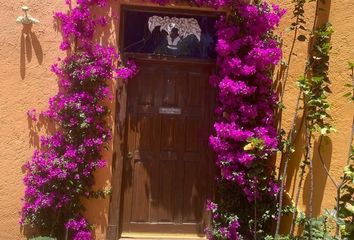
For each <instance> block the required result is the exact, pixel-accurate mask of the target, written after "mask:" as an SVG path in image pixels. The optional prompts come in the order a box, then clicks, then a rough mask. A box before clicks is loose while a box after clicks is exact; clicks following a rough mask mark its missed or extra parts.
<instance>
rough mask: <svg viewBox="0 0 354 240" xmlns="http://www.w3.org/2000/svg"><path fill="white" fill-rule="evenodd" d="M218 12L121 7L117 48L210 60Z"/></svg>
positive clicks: (213, 52)
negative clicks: (119, 39)
mask: <svg viewBox="0 0 354 240" xmlns="http://www.w3.org/2000/svg"><path fill="white" fill-rule="evenodd" d="M219 16H220V13H219V14H218V13H210V12H202V11H198V12H185V11H183V12H178V9H174V10H173V11H172V10H171V9H165V8H151V7H144V8H142V7H134V6H122V14H121V34H122V35H121V36H122V38H121V39H122V40H121V43H120V48H121V49H120V50H121V52H122V53H142V54H152V55H166V56H174V57H187V58H200V59H213V58H215V57H216V53H215V50H214V49H215V43H216V37H215V32H216V31H215V27H214V26H215V23H216V21H217V20H218V19H219Z"/></svg>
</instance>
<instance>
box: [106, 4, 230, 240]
mask: <svg viewBox="0 0 354 240" xmlns="http://www.w3.org/2000/svg"><path fill="white" fill-rule="evenodd" d="M120 6H121V13H122V11H123V9H125V8H129V9H141V10H147V9H148V10H151V11H155V12H164V13H165V12H168V13H177V14H180V13H181V12H182V13H187V12H188V13H189V14H191V13H192V14H196V15H201V14H202V15H208V14H210V15H213V16H215V15H218V16H220V15H223V14H226V11H224V10H223V11H215V10H213V9H211V8H193V9H191V7H190V6H182V7H181V6H176V7H161V6H156V5H153V6H151V5H142V4H139V5H136V4H121V5H120ZM123 26H124V25H123V23H122V20H121V21H120V34H119V36H122V34H123V30H122V29H123ZM118 41H119V46H122V45H121V44H122V41H123V37H120V38H119V40H118ZM122 57H123V61H124V59H126V58H130V59H138V60H139V61H148V62H156V63H159V62H165V63H166V62H169V63H181V62H183V63H190V64H197V65H209V66H211V67H212V68H215V67H216V61H215V60H201V59H191V58H175V57H168V56H154V55H151V54H139V53H125V54H122ZM214 94H215V93H214ZM214 94H213V95H214ZM213 97H214V96H213ZM214 98H215V97H214ZM127 101H128V96H127V84H126V83H125V82H124V81H121V80H119V81H117V84H116V86H115V102H114V104H113V106H114V116H113V119H114V121H113V127H112V132H113V139H112V142H113V149H112V150H113V151H112V170H111V171H112V179H111V187H112V194H111V196H110V200H109V211H108V225H107V230H106V240H117V239H120V238H121V234H122V228H121V220H122V211H121V209H122V202H123V197H122V196H123V186H122V179H123V169H124V168H123V164H124V159H125V155H126V152H127V150H126V148H127V143H126V136H127V131H126V116H127ZM213 107H214V106H210V109H211V111H210V112H211V115H213V114H212V113H213ZM211 121H213V117H211ZM211 167H212V174H213V175H214V176H215V170H214V169H215V168H214V166H211ZM132 239H134V238H132ZM165 239H166V238H165Z"/></svg>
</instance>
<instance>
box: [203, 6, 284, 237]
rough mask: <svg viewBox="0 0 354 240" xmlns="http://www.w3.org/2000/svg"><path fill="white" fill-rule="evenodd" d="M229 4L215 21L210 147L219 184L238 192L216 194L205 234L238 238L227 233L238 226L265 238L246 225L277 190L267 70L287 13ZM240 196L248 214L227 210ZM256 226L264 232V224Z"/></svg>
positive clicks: (278, 55)
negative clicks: (214, 101)
mask: <svg viewBox="0 0 354 240" xmlns="http://www.w3.org/2000/svg"><path fill="white" fill-rule="evenodd" d="M232 7H233V9H234V12H233V15H232V17H231V18H230V19H221V20H220V21H219V22H218V24H217V29H218V31H217V35H218V42H217V46H216V51H217V53H218V59H217V64H218V66H219V71H218V73H217V74H216V75H214V76H211V77H210V83H211V84H212V85H213V86H214V87H215V88H216V89H217V90H218V106H217V109H216V114H217V116H218V119H217V122H216V123H215V125H214V128H215V134H214V135H213V136H211V137H210V145H211V147H212V148H213V149H214V151H215V152H216V164H217V166H218V167H219V168H220V172H221V179H220V180H219V184H220V186H219V188H221V189H222V188H225V187H223V186H222V185H223V184H224V185H225V184H226V185H228V191H229V189H232V188H233V189H238V196H237V195H233V196H232V195H230V194H226V193H225V192H223V193H222V194H220V199H218V200H217V201H218V202H219V203H220V204H216V203H215V207H214V209H218V210H217V211H216V210H214V211H212V213H213V227H212V230H209V236H210V233H213V234H211V235H212V236H213V237H211V238H215V239H218V237H217V236H219V235H221V236H224V238H226V239H238V238H235V237H232V236H231V235H230V234H231V233H232V232H233V231H234V230H235V229H238V231H240V232H241V233H242V234H241V235H242V236H243V237H244V238H245V239H248V238H250V237H251V236H254V235H257V236H258V237H257V238H259V239H263V238H264V235H258V234H259V233H255V232H252V230H250V229H252V226H249V225H248V224H249V222H250V220H252V219H253V213H252V211H254V210H253V208H254V207H255V203H256V202H257V204H258V205H259V206H261V207H259V210H258V211H259V212H258V214H259V216H262V214H263V213H265V212H266V210H270V209H271V208H272V205H273V206H274V204H275V201H274V200H275V197H276V195H277V193H278V187H277V183H276V181H275V179H274V175H273V168H272V166H271V165H270V164H269V161H268V160H269V158H270V156H271V155H272V154H273V153H274V152H275V151H276V150H277V148H278V137H277V132H276V129H275V128H274V126H273V124H274V123H273V120H274V119H273V118H274V110H275V108H276V104H277V96H276V94H275V93H274V92H273V91H272V79H271V78H270V71H271V68H272V66H274V64H277V63H278V61H279V60H280V59H281V50H280V48H279V44H278V43H277V41H276V40H275V39H273V38H272V37H271V31H272V30H273V29H274V28H275V27H276V26H277V25H278V23H279V21H280V18H281V16H282V15H283V14H284V13H285V12H284V11H283V10H280V9H279V7H278V6H276V5H269V4H267V3H260V4H257V5H248V4H244V3H242V2H236V3H233V4H232ZM230 186H231V188H230ZM221 191H222V190H221ZM241 193H242V194H241ZM240 194H241V195H240ZM236 199H238V200H236ZM242 199H244V201H245V202H244V203H243V204H245V206H244V207H245V208H246V209H251V210H250V213H247V210H245V211H243V213H240V212H239V213H237V212H235V211H237V209H235V208H236V207H234V209H232V208H231V210H230V206H231V205H232V204H235V206H237V204H239V203H237V201H243V200H242ZM247 205H248V207H246V206H247ZM216 206H217V207H216ZM225 206H227V207H225ZM261 209H262V210H261ZM232 214H234V215H232ZM236 215H239V216H241V215H242V219H241V218H240V221H241V223H242V224H243V226H241V227H240V226H239V225H237V228H236V227H235V226H234V227H233V224H236V223H235V222H232V221H231V222H230V221H229V220H230V218H231V219H232V217H234V216H236ZM260 218H261V217H260ZM253 220H254V219H253ZM262 224H263V226H262ZM257 225H258V226H257V227H258V228H260V229H262V228H263V227H264V229H262V230H263V231H265V232H266V228H267V226H266V222H258V223H257ZM227 231H229V232H227ZM252 238H253V237H252Z"/></svg>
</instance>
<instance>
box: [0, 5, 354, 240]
mask: <svg viewBox="0 0 354 240" xmlns="http://www.w3.org/2000/svg"><path fill="white" fill-rule="evenodd" d="M63 2H64V1H62V0H56V1H53V0H41V1H35V0H27V1H25V0H24V1H17V0H7V1H3V2H2V6H1V10H0V29H1V33H0V140H1V141H0V240H6V239H9V240H12V239H13V240H15V239H25V237H24V236H23V232H22V229H21V228H20V226H19V224H18V221H19V215H18V212H19V210H20V208H21V200H20V199H21V197H22V195H23V190H24V186H23V184H22V178H23V176H24V172H23V170H22V165H23V164H24V163H25V162H26V161H27V160H28V159H30V157H31V154H32V152H33V149H34V148H35V147H37V146H38V132H45V127H40V126H37V125H33V124H31V122H30V121H28V119H27V115H26V111H27V110H28V109H30V108H36V109H39V110H43V109H45V108H46V107H47V101H48V99H49V97H50V96H52V95H54V94H55V93H56V91H57V83H56V79H55V76H54V75H53V74H52V73H51V72H50V71H49V68H50V65H51V64H52V63H53V62H54V61H55V60H56V59H57V57H58V56H60V55H63V53H62V52H60V51H59V50H58V46H59V43H60V40H61V34H60V32H58V31H57V28H56V24H55V22H54V21H53V18H52V15H53V12H54V11H57V10H64V9H65V5H64V4H63ZM273 2H275V3H279V4H280V5H281V6H283V7H285V8H288V9H289V10H288V14H287V15H286V16H285V17H284V19H283V21H282V24H281V26H280V27H279V32H281V34H282V35H283V37H284V43H283V49H284V58H285V59H286V58H287V57H288V54H289V51H290V48H291V45H292V33H289V32H287V31H286V30H285V29H286V28H287V27H288V26H289V25H290V23H291V22H292V21H293V19H291V16H292V14H291V12H292V9H293V4H292V1H291V0H273ZM23 3H25V4H28V5H29V6H30V7H31V8H32V10H31V12H30V13H31V14H32V15H33V16H34V17H36V18H38V19H39V20H40V21H41V22H40V24H38V25H35V26H33V27H32V29H27V28H23V26H22V25H19V24H16V23H15V20H16V18H17V17H18V16H19V15H21V14H22V12H21V9H20V8H21V6H22V5H23ZM118 7H119V1H113V0H112V5H111V6H110V8H109V10H110V11H112V12H116V13H118ZM327 7H328V9H329V11H327V12H326V13H323V14H322V18H324V19H326V18H327V17H328V19H329V21H330V22H331V23H332V24H333V25H334V29H335V33H334V35H333V37H332V39H331V42H332V44H333V50H332V55H331V60H330V74H331V79H332V82H333V83H332V86H331V89H332V91H333V94H332V95H331V96H330V101H331V103H332V105H333V107H332V110H331V113H332V116H333V118H334V120H333V122H334V124H335V126H336V129H337V131H338V132H337V133H335V134H331V136H330V139H329V140H328V141H326V142H325V143H324V144H323V146H322V148H321V149H322V152H323V155H324V160H325V163H326V165H327V166H328V167H329V169H330V172H331V174H332V176H333V178H334V179H336V180H339V177H340V175H341V173H342V169H343V166H344V165H345V162H346V158H347V152H348V140H349V133H350V129H351V122H352V117H353V113H354V112H353V108H352V105H351V104H350V103H349V102H348V101H347V100H346V99H345V98H343V94H344V93H345V91H346V89H345V88H344V87H343V85H344V84H345V83H349V82H350V78H349V71H348V69H347V61H349V60H351V59H352V60H353V59H354V48H353V40H354V24H353V23H354V14H353V9H354V2H353V1H352V0H332V1H330V0H327ZM313 12H314V4H313V3H312V4H309V5H308V7H307V16H308V19H307V20H308V25H309V27H310V26H311V24H312V16H313ZM101 30H102V32H101V33H102V34H101V35H100V39H101V40H102V41H105V42H109V43H112V44H113V45H115V43H116V41H115V39H116V31H115V26H114V25H113V26H110V27H108V28H106V29H101ZM306 57H307V42H296V44H295V47H294V53H293V55H292V63H291V66H290V71H289V79H288V84H287V86H286V89H285V105H286V109H285V110H284V115H283V126H284V128H285V129H287V128H288V127H289V126H290V124H291V120H292V115H293V109H294V105H295V101H296V96H297V91H298V89H297V87H296V79H297V78H298V76H299V75H301V74H302V72H303V69H304V64H305V59H306ZM111 105H112V106H113V103H111ZM299 141H300V142H299V143H298V146H299V147H300V148H299V149H301V139H300V140H299ZM300 154H301V151H298V152H297V153H295V154H294V157H293V160H292V162H291V167H292V168H291V169H295V167H296V165H297V164H298V160H299V155H300ZM106 156H107V159H108V161H109V164H108V168H106V169H104V170H100V172H98V173H97V183H98V185H100V186H106V185H109V181H110V178H111V170H110V166H111V164H110V163H111V153H109V152H108V153H106ZM314 156H315V158H316V156H318V154H317V153H316V152H315V153H314ZM314 168H315V169H316V171H315V184H316V185H315V206H314V212H315V213H316V214H318V213H320V212H321V209H324V208H332V207H333V205H334V196H335V188H334V187H333V185H332V184H331V183H330V181H329V179H328V177H326V175H325V173H324V170H323V168H322V165H321V164H320V163H319V162H318V161H316V162H315V164H314ZM296 176H297V172H296V171H292V170H291V171H289V179H288V181H287V182H288V184H287V190H288V193H289V195H290V196H293V194H294V193H293V186H294V185H295V183H296ZM305 183H306V184H308V178H306V180H305ZM307 198H308V196H307V194H306V191H304V192H303V193H301V200H300V208H301V209H302V210H306V201H307ZM87 206H88V211H87V215H88V216H89V218H90V220H91V222H92V223H94V224H96V237H97V239H104V236H105V231H106V227H107V224H108V223H107V221H108V220H107V219H108V216H107V215H108V200H95V201H91V202H90V203H87Z"/></svg>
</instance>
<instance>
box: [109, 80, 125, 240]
mask: <svg viewBox="0 0 354 240" xmlns="http://www.w3.org/2000/svg"><path fill="white" fill-rule="evenodd" d="M126 87H127V86H126V84H125V83H124V82H123V81H119V82H118V83H117V86H116V91H115V104H114V106H115V108H114V109H115V111H114V115H115V116H114V120H115V121H114V128H113V130H112V131H113V157H112V180H111V185H112V195H111V197H110V202H109V213H108V227H107V233H106V240H117V239H118V237H119V236H120V234H121V227H120V224H121V216H122V213H121V210H122V208H121V205H122V204H121V201H122V178H123V162H124V154H125V152H126V150H125V148H126V146H125V144H126V141H125V139H126V111H127V89H126Z"/></svg>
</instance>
